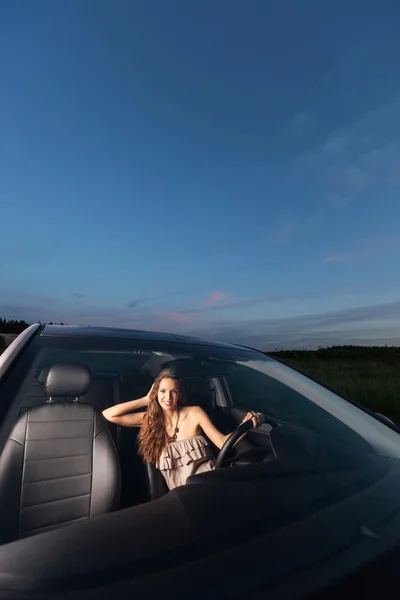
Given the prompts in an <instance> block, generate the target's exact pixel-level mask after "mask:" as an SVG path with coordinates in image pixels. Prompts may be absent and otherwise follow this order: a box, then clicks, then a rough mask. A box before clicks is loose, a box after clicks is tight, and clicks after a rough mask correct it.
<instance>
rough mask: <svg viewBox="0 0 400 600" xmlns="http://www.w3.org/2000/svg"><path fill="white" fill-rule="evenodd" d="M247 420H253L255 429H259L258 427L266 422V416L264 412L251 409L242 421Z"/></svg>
mask: <svg viewBox="0 0 400 600" xmlns="http://www.w3.org/2000/svg"><path fill="white" fill-rule="evenodd" d="M246 421H253V427H254V429H257V427H260V425H262V424H263V423H264V421H265V417H264V415H263V414H262V413H259V412H254V411H252V410H251V411H249V412H248V413H247V415H246V416H245V418H244V419H243V421H242V423H245V422H246Z"/></svg>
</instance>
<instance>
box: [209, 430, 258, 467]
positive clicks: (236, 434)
mask: <svg viewBox="0 0 400 600" xmlns="http://www.w3.org/2000/svg"><path fill="white" fill-rule="evenodd" d="M253 427H254V425H253V421H252V420H251V419H250V420H249V421H245V422H244V423H241V424H240V425H239V426H238V427H236V429H235V430H234V431H232V433H231V435H230V436H229V437H228V439H227V440H226V442H225V443H224V445H223V446H222V448H221V450H220V451H219V452H218V456H217V460H216V461H215V468H216V469H221V468H222V467H223V466H224V462H225V459H226V456H227V454H228V452H229V451H230V450H231V448H232V447H233V445H234V444H235V442H236V441H237V440H238V439H239V438H240V437H241V436H242V435H243V434H244V433H245V432H246V431H248V430H249V429H252V428H253Z"/></svg>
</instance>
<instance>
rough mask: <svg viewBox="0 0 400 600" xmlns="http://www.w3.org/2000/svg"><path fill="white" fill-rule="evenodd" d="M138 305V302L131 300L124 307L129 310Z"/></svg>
mask: <svg viewBox="0 0 400 600" xmlns="http://www.w3.org/2000/svg"><path fill="white" fill-rule="evenodd" d="M138 304H140V301H139V300H131V301H130V302H127V303H126V305H127V306H129V308H136V307H137V306H138Z"/></svg>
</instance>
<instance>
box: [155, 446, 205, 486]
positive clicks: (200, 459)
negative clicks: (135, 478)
mask: <svg viewBox="0 0 400 600" xmlns="http://www.w3.org/2000/svg"><path fill="white" fill-rule="evenodd" d="M158 468H159V469H160V471H161V473H162V475H163V476H164V478H165V481H166V482H167V486H168V488H169V489H170V490H172V489H173V488H175V487H178V486H180V485H185V483H186V479H187V478H188V477H190V476H191V475H195V474H197V473H205V472H206V471H212V470H213V469H214V461H213V456H212V453H211V449H210V446H209V445H208V443H207V441H206V439H205V438H204V436H202V435H194V436H193V437H190V438H185V439H183V440H177V441H176V442H170V443H169V444H168V445H167V447H166V448H165V450H164V451H163V452H162V453H161V456H160V460H159V464H158Z"/></svg>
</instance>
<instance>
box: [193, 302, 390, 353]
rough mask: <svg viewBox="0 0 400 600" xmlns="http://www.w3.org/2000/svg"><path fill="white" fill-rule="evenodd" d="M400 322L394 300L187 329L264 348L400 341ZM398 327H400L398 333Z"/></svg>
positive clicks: (198, 333)
mask: <svg viewBox="0 0 400 600" xmlns="http://www.w3.org/2000/svg"><path fill="white" fill-rule="evenodd" d="M399 325H400V302H392V303H385V304H379V305H374V306H367V307H354V308H353V307H352V308H347V309H344V310H340V311H339V310H338V311H329V312H325V313H321V314H308V315H299V316H293V317H286V318H279V319H253V320H249V321H247V322H245V323H244V322H242V323H238V322H225V323H221V324H220V325H218V326H214V327H210V326H209V325H205V326H204V327H201V328H200V327H198V328H193V329H190V330H188V331H187V333H188V334H190V335H196V336H198V337H208V338H211V339H218V340H221V341H224V342H230V343H236V344H244V345H251V346H254V347H257V348H260V349H261V350H268V349H274V348H289V349H291V348H292V349H295V348H305V347H308V346H313V347H318V346H320V345H321V346H326V345H330V344H349V343H352V344H357V343H361V344H374V343H376V344H386V343H393V344H400V327H399ZM396 331H399V333H398V335H397V336H396V334H395V333H394V332H396Z"/></svg>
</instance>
